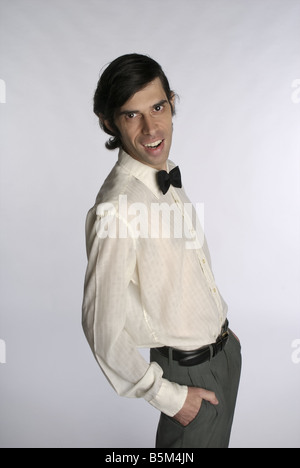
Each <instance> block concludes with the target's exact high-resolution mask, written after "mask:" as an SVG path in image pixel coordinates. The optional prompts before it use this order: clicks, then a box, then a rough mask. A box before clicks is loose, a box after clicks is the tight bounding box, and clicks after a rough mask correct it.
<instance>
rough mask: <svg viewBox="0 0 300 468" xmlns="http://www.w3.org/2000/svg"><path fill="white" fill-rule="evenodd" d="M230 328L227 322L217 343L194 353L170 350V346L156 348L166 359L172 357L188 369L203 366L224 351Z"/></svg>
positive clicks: (195, 350) (193, 351)
mask: <svg viewBox="0 0 300 468" xmlns="http://www.w3.org/2000/svg"><path fill="white" fill-rule="evenodd" d="M228 326H229V323H228V320H226V322H225V324H224V326H223V328H222V332H221V334H220V336H219V337H218V338H217V341H216V342H215V343H212V344H211V345H208V346H203V347H202V348H199V349H194V350H192V351H181V350H179V349H174V348H170V347H169V346H164V347H163V348H156V350H157V351H158V352H159V353H160V354H162V355H163V356H164V357H167V358H169V356H170V355H171V356H172V359H173V360H174V361H177V362H178V364H179V365H180V366H186V367H188V366H196V365H199V364H203V363H204V362H206V361H209V360H210V359H211V358H213V357H215V356H216V355H217V354H219V353H220V352H221V351H223V349H224V347H225V345H226V343H227V341H228V338H229V331H228Z"/></svg>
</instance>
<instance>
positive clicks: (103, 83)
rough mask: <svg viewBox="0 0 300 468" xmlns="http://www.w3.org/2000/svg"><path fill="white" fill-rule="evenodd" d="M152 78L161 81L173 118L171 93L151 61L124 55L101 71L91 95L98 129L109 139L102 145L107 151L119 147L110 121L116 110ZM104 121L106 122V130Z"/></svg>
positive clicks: (112, 121) (118, 137)
mask: <svg viewBox="0 0 300 468" xmlns="http://www.w3.org/2000/svg"><path fill="white" fill-rule="evenodd" d="M156 78H160V80H161V83H162V86H163V89H164V91H165V93H166V96H167V99H168V101H169V103H170V105H171V108H172V114H173V115H174V114H175V109H174V107H173V105H172V102H171V99H172V97H173V95H174V93H173V92H172V91H171V89H170V85H169V82H168V79H167V77H166V75H165V73H164V72H163V70H162V68H161V66H160V65H159V64H158V63H157V62H155V60H153V59H151V58H150V57H148V56H146V55H139V54H128V55H123V56H122V57H119V58H117V59H116V60H114V61H113V62H112V63H110V64H109V66H108V67H107V68H106V69H105V70H104V72H103V74H102V75H101V77H100V80H99V81H98V84H97V89H96V91H95V95H94V112H95V114H96V115H97V116H98V117H99V123H100V127H101V128H102V130H104V131H105V132H106V133H108V135H112V137H113V138H110V139H109V140H108V141H107V142H106V144H105V146H106V148H107V149H110V150H113V149H116V148H120V147H121V146H122V141H121V135H120V133H119V130H118V129H117V127H116V125H115V122H114V117H115V113H116V111H117V110H118V109H120V107H122V106H123V105H124V104H125V102H126V101H128V99H130V98H131V97H132V96H133V95H134V94H135V93H137V92H138V91H140V90H141V89H143V88H144V87H145V86H146V85H147V84H148V83H150V82H151V81H153V80H155V79H156ZM104 120H107V121H108V123H109V126H110V129H109V128H107V126H106V125H105V123H104Z"/></svg>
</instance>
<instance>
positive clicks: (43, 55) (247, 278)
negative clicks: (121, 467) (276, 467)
mask: <svg viewBox="0 0 300 468" xmlns="http://www.w3.org/2000/svg"><path fill="white" fill-rule="evenodd" d="M299 26H300V1H299V0H149V1H147V0H111V1H106V0H52V1H51V2H49V1H47V0H0V78H1V79H2V80H4V81H5V83H6V103H5V104H4V103H2V104H0V118H1V130H0V149H1V202H0V203H1V206H0V209H1V217H0V219H1V233H0V236H1V238H0V240H1V303H0V304H1V319H0V339H2V340H5V343H6V351H7V362H6V364H0V380H1V382H0V415H1V416H0V446H1V447H153V446H154V437H155V431H156V423H157V419H158V413H157V411H156V410H155V409H154V408H152V407H150V405H148V404H147V403H146V402H144V401H141V400H127V399H122V398H120V397H118V396H116V395H115V394H114V392H113V390H112V389H111V387H110V386H109V384H108V383H107V381H106V379H105V378H104V377H103V375H102V373H101V371H100V369H98V366H97V364H96V362H95V361H94V359H93V356H92V354H91V352H90V350H89V348H88V345H87V342H86V341H85V338H84V336H83V332H82V330H81V323H80V322H81V302H82V289H83V279H84V273H85V268H86V256H85V239H84V223H85V215H86V212H87V210H88V209H89V208H90V207H91V206H92V204H93V203H94V199H95V196H96V193H97V191H98V189H99V187H100V186H101V184H102V182H103V180H104V178H105V177H106V175H107V174H108V172H109V170H110V168H111V167H112V165H113V164H114V161H115V159H116V157H117V153H109V152H108V151H107V150H105V148H104V142H105V140H106V137H105V135H104V134H102V133H101V131H100V129H99V128H98V123H97V119H96V117H95V116H94V115H93V113H92V97H93V92H94V89H95V87H96V83H97V80H98V77H99V74H100V70H101V68H102V67H103V66H104V65H106V64H107V63H108V62H110V61H111V60H113V59H114V58H116V57H117V56H119V55H122V54H124V53H131V52H139V53H146V54H149V55H150V56H152V57H154V58H155V59H156V60H158V61H159V62H160V63H161V64H162V65H163V67H164V69H165V72H166V74H167V75H168V77H169V79H170V82H171V86H172V87H173V88H174V90H175V91H176V92H177V93H178V94H179V96H180V102H179V103H178V105H177V116H176V118H175V120H174V128H175V134H174V144H173V149H172V154H171V159H172V160H174V161H176V162H177V163H178V164H179V165H180V167H181V171H182V174H183V178H184V185H185V187H186V190H187V192H188V194H189V196H190V198H191V199H192V200H193V202H195V203H196V202H204V203H205V230H206V235H207V238H208V242H209V246H210V250H211V254H212V258H213V264H214V272H215V276H216V278H217V283H218V285H219V288H220V290H221V292H222V294H223V296H224V297H225V299H226V300H227V302H228V303H229V307H230V317H229V318H230V321H231V325H232V327H233V328H234V330H235V331H236V333H237V334H238V335H239V336H240V338H241V340H242V343H243V354H244V369H243V378H242V383H241V390H240V395H239V401H238V407H237V413H236V419H235V425H234V429H233V434H232V441H231V446H232V447H233V448H235V447H300V434H299V417H300V399H299V390H300V364H296V363H294V362H293V361H292V352H293V349H292V342H293V341H294V340H296V339H299V338H300V326H299V311H300V307H299V306H300V300H299V284H300V281H299V280H300V273H299V245H300V243H299V211H300V206H299V149H300V148H299V146H300V145H299V114H300V103H299V100H300V99H298V98H299V97H300V93H299V94H297V89H295V88H293V87H292V85H293V83H294V82H295V80H296V79H299V78H300V55H299V53H300V50H299V49H300V27H299Z"/></svg>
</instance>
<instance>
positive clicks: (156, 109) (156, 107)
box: [154, 104, 164, 112]
mask: <svg viewBox="0 0 300 468" xmlns="http://www.w3.org/2000/svg"><path fill="white" fill-rule="evenodd" d="M163 108H164V106H163V105H162V104H159V105H158V106H155V107H154V110H155V112H161V111H162V110H163Z"/></svg>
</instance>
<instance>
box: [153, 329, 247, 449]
mask: <svg viewBox="0 0 300 468" xmlns="http://www.w3.org/2000/svg"><path fill="white" fill-rule="evenodd" d="M151 361H156V362H157V363H158V364H159V365H160V366H161V367H162V369H163V371H164V378H166V379H168V380H169V381H170V382H176V383H178V384H181V385H187V386H189V387H199V388H205V389H206V390H211V391H213V392H215V394H216V397H217V399H218V401H219V404H218V405H217V406H214V405H212V404H211V403H209V402H207V401H205V400H203V401H202V405H201V408H200V411H199V413H198V415H197V416H196V418H195V419H194V420H193V421H192V422H191V423H190V424H189V425H188V426H186V427H184V426H182V425H181V424H180V423H179V422H178V421H176V420H175V419H174V418H171V417H169V416H167V415H165V414H164V413H161V417H160V420H159V425H158V429H157V437H156V448H228V446H229V439H230V433H231V427H232V422H233V416H234V410H235V404H236V398H237V393H238V387H239V381H240V374H241V346H240V343H239V342H238V340H237V339H236V338H235V337H234V335H233V334H232V332H230V336H229V339H228V342H227V344H226V346H225V348H224V350H223V351H222V352H220V353H219V354H218V355H217V356H216V357H214V358H212V359H211V360H210V361H208V362H205V363H203V364H200V365H196V366H191V367H183V366H180V365H179V364H178V363H177V362H176V361H173V360H169V359H168V358H166V357H164V356H162V355H161V354H160V353H159V352H158V351H157V350H155V349H152V350H151Z"/></svg>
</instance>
